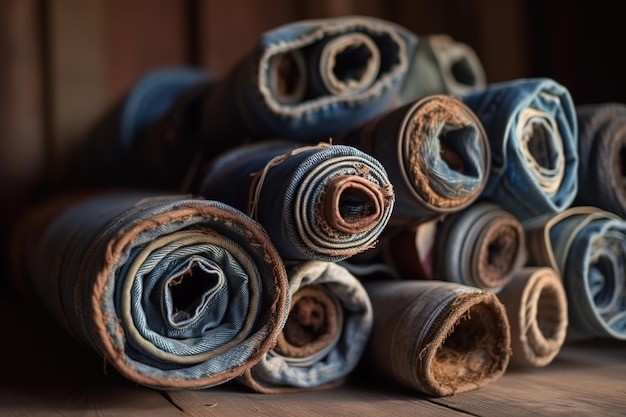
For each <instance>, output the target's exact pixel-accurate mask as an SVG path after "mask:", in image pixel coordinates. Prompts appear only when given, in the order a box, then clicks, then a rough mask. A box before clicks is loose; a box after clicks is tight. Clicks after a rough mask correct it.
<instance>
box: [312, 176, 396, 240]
mask: <svg viewBox="0 0 626 417" xmlns="http://www.w3.org/2000/svg"><path fill="white" fill-rule="evenodd" d="M388 200H389V199H388V198H386V197H385V193H384V191H383V190H381V188H380V187H378V186H377V185H376V184H374V183H372V182H371V181H369V180H367V179H365V178H363V177H359V176H353V175H346V176H341V177H337V178H334V179H333V180H331V181H329V183H328V185H327V187H326V193H325V195H324V196H323V198H322V200H321V203H322V213H323V218H324V220H325V223H326V224H328V225H329V226H330V227H332V228H333V229H335V230H338V231H340V232H344V233H360V232H365V231H367V230H370V229H372V228H373V227H374V226H375V225H376V224H378V222H380V221H381V219H382V216H383V211H384V208H385V207H386V205H387V204H389V202H388Z"/></svg>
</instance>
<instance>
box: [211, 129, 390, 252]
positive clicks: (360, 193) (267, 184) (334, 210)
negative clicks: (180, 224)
mask: <svg viewBox="0 0 626 417" xmlns="http://www.w3.org/2000/svg"><path fill="white" fill-rule="evenodd" d="M200 193H201V194H202V195H203V196H205V197H206V198H210V199H215V200H218V201H223V202H225V203H227V204H230V205H232V206H233V207H236V208H238V209H241V210H246V211H247V213H249V214H250V215H251V216H252V217H253V218H255V219H256V220H258V221H259V223H261V224H262V225H263V226H264V227H265V229H266V230H267V232H268V234H269V236H270V238H271V239H272V242H273V243H274V245H275V246H276V248H277V249H278V251H279V253H280V254H281V256H282V257H283V258H285V259H297V260H306V259H319V260H324V261H337V260H342V259H345V258H347V257H350V256H352V255H355V254H357V253H360V252H363V251H364V250H366V249H369V248H371V247H372V246H373V245H374V244H375V243H376V241H377V238H378V236H379V235H380V233H381V232H382V231H383V229H384V227H385V225H386V224H387V222H388V221H389V218H390V217H391V213H392V210H393V205H394V193H393V189H392V186H391V183H390V181H389V179H388V178H387V173H386V172H385V169H384V168H383V166H382V165H381V164H380V163H379V162H378V161H377V160H376V159H374V158H372V157H371V156H369V155H367V154H366V153H364V152H361V151H359V150H358V149H356V148H352V147H349V146H343V145H329V144H320V145H318V146H298V145H297V144H294V143H288V142H282V141H272V142H264V143H261V144H256V145H250V146H244V147H240V148H238V149H236V150H233V151H231V152H228V153H226V154H224V155H222V156H221V157H220V158H218V159H217V160H215V161H214V163H213V164H212V165H211V167H210V168H209V169H208V171H207V172H206V173H205V174H204V176H203V180H202V184H201V186H200Z"/></svg>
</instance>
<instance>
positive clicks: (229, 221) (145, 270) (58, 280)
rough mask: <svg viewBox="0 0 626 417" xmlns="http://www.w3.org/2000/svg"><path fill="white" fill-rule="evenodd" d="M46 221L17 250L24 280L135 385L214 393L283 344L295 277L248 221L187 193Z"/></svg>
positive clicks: (116, 200)
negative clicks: (289, 276) (290, 288)
mask: <svg viewBox="0 0 626 417" xmlns="http://www.w3.org/2000/svg"><path fill="white" fill-rule="evenodd" d="M43 210H46V208H45V207H44V208H43ZM33 216H35V220H37V216H36V212H35V214H33ZM47 216H48V217H47V221H41V219H40V220H39V221H40V223H39V224H41V225H42V228H43V230H39V231H34V232H33V231H31V232H30V238H27V239H25V240H23V241H22V242H18V243H19V247H20V248H21V251H22V254H21V258H22V262H25V263H27V265H26V266H25V268H26V271H27V276H26V280H27V281H28V283H29V284H30V286H31V288H33V291H34V293H35V294H36V296H37V299H38V300H39V302H40V303H41V304H42V306H43V307H44V308H45V309H46V310H47V311H48V313H49V314H51V315H52V316H53V317H54V318H55V319H56V321H57V322H59V323H60V324H61V325H62V326H63V327H65V328H66V329H67V330H68V331H70V332H71V333H72V334H73V335H74V337H75V338H76V339H77V340H78V341H79V342H80V343H81V344H83V345H84V346H85V347H86V348H89V349H91V350H93V351H94V352H95V353H97V354H99V355H100V356H101V357H102V358H103V359H104V360H105V362H106V363H108V364H110V365H112V366H113V367H114V368H115V369H116V370H117V371H118V372H119V373H120V374H121V375H123V376H124V377H126V378H128V379H130V380H131V381H134V382H136V383H139V384H142V385H145V386H149V387H154V388H159V389H193V388H204V387H210V386H214V385H217V384H220V383H223V382H225V381H228V380H231V379H233V378H235V377H237V376H239V375H241V374H242V373H243V372H244V371H245V370H246V369H248V368H249V367H250V366H252V365H253V364H255V363H256V362H258V361H259V360H260V359H261V358H262V357H263V355H264V354H265V353H266V352H267V351H268V350H269V349H270V348H271V347H273V346H274V344H275V343H276V339H277V337H278V334H279V333H280V331H281V329H282V327H283V325H284V322H285V320H286V318H287V314H288V311H287V308H288V305H289V294H288V292H287V275H286V272H285V269H284V266H283V264H282V260H281V259H280V257H279V255H278V253H277V252H276V250H275V248H274V247H273V246H272V245H271V242H270V241H269V238H268V237H267V234H266V233H265V231H264V230H263V229H262V227H261V226H260V225H258V224H257V223H256V222H254V221H252V220H251V219H250V218H249V217H247V216H245V215H244V214H243V213H241V212H239V211H237V210H235V209H233V208H232V207H229V206H227V205H225V204H223V203H219V202H214V201H207V200H201V199H190V198H188V197H186V196H159V195H155V194H149V193H143V192H112V193H108V194H101V195H97V196H93V195H92V196H90V197H88V198H87V197H84V198H82V199H81V200H79V201H74V202H72V204H70V205H69V206H67V207H65V208H64V209H62V210H60V211H58V212H57V213H56V215H53V214H51V213H48V214H47ZM27 223H28V222H27ZM32 259H37V262H32Z"/></svg>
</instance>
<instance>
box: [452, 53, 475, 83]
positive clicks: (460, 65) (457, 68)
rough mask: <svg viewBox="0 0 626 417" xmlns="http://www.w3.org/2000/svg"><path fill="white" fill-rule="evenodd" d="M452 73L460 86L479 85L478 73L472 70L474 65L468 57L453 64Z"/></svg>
mask: <svg viewBox="0 0 626 417" xmlns="http://www.w3.org/2000/svg"><path fill="white" fill-rule="evenodd" d="M450 72H452V76H453V77H454V79H455V80H456V81H457V82H458V83H459V84H465V85H469V86H473V85H476V83H477V80H476V73H475V72H474V70H473V69H472V65H471V63H470V61H469V59H467V57H463V58H461V59H458V60H456V61H455V62H454V63H452V65H451V66H450Z"/></svg>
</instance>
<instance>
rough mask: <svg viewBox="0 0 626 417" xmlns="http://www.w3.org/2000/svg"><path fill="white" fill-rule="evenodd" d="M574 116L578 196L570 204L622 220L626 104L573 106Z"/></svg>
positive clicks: (625, 196) (625, 203)
mask: <svg viewBox="0 0 626 417" xmlns="http://www.w3.org/2000/svg"><path fill="white" fill-rule="evenodd" d="M576 115H577V117H578V127H579V131H580V134H579V142H578V154H579V157H580V163H579V167H578V194H577V195H576V200H575V201H574V204H575V205H577V206H594V207H599V208H601V209H604V210H607V211H610V212H613V213H616V214H617V215H619V216H620V217H622V218H626V184H625V182H624V161H623V159H624V150H625V149H626V104H622V103H598V104H586V105H582V106H576Z"/></svg>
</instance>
